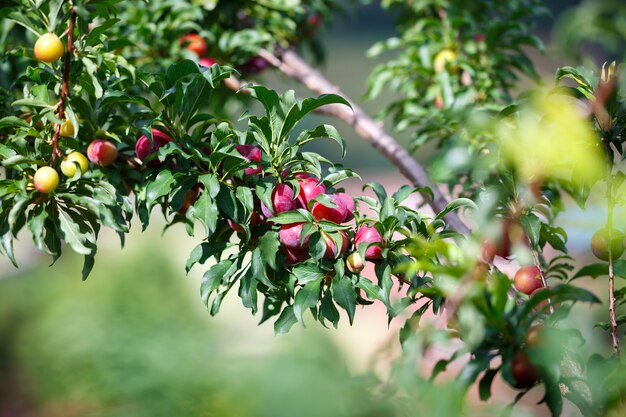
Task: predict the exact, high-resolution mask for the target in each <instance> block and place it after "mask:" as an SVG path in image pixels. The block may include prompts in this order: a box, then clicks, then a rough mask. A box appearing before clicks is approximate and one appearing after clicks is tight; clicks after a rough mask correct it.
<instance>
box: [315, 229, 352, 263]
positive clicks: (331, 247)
mask: <svg viewBox="0 0 626 417" xmlns="http://www.w3.org/2000/svg"><path fill="white" fill-rule="evenodd" d="M338 233H339V234H340V235H341V248H340V249H338V248H337V244H336V243H335V241H334V240H333V238H332V237H330V235H329V234H328V233H326V232H322V239H324V244H325V245H326V250H325V251H324V256H323V257H324V259H336V258H338V257H339V256H342V255H343V254H344V253H346V251H347V250H348V245H349V241H348V235H347V234H346V232H345V231H343V230H340V231H339V232H338Z"/></svg>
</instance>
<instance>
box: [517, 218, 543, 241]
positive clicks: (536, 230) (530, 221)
mask: <svg viewBox="0 0 626 417" xmlns="http://www.w3.org/2000/svg"><path fill="white" fill-rule="evenodd" d="M520 223H521V224H522V227H523V228H524V230H525V231H526V234H527V235H528V238H529V239H530V242H531V244H532V246H533V247H537V245H538V244H539V238H540V236H541V221H540V220H539V218H538V217H537V216H535V215H534V214H525V215H523V216H522V217H521V219H520Z"/></svg>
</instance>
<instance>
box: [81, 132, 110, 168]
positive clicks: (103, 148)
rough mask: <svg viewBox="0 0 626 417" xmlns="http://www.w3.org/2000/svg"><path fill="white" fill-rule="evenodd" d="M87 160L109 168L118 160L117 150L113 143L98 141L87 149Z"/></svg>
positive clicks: (93, 142)
mask: <svg viewBox="0 0 626 417" xmlns="http://www.w3.org/2000/svg"><path fill="white" fill-rule="evenodd" d="M87 158H89V160H90V161H91V162H93V163H94V164H96V165H100V166H104V167H105V166H109V165H111V164H112V163H113V162H115V160H116V159H117V148H116V147H115V144H114V143H113V142H109V141H108V140H104V139H96V140H94V141H92V142H91V143H90V144H89V146H88V147H87Z"/></svg>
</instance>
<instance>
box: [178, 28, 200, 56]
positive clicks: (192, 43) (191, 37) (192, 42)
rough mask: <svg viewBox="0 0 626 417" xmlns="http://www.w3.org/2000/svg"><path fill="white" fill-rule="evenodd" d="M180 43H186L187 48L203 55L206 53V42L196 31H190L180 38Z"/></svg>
mask: <svg viewBox="0 0 626 417" xmlns="http://www.w3.org/2000/svg"><path fill="white" fill-rule="evenodd" d="M180 44H181V45H184V46H185V48H187V50H189V51H191V52H193V53H195V54H196V55H198V56H202V55H204V54H205V53H206V42H205V40H204V39H202V37H201V36H200V35H198V34H196V33H189V34H187V35H185V36H183V37H182V38H180Z"/></svg>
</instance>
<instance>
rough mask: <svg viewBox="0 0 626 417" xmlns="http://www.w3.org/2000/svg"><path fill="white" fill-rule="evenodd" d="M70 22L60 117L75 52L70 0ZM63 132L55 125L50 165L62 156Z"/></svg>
mask: <svg viewBox="0 0 626 417" xmlns="http://www.w3.org/2000/svg"><path fill="white" fill-rule="evenodd" d="M69 3H70V5H71V8H70V22H69V27H68V28H67V31H68V33H67V48H65V60H64V61H63V83H62V85H61V95H60V97H59V102H58V104H57V105H58V108H59V119H61V120H63V119H65V102H66V100H67V98H68V97H69V95H70V87H69V84H70V65H71V63H72V53H73V52H74V26H76V8H75V7H74V1H73V0H70V2H69ZM60 133H61V124H60V123H57V124H56V125H55V126H54V136H53V137H52V158H51V159H50V166H52V165H54V162H55V160H56V157H57V156H61V152H60V151H59V135H60Z"/></svg>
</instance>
